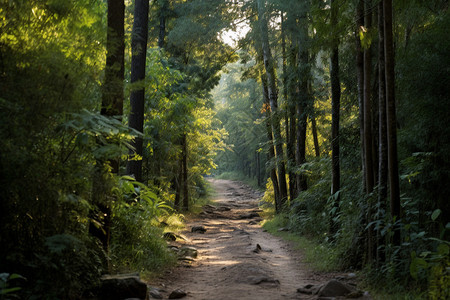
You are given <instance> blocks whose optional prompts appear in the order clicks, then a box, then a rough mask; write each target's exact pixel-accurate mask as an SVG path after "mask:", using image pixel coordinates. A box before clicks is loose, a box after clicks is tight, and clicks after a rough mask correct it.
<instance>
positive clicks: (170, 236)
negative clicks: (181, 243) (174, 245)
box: [163, 232, 177, 241]
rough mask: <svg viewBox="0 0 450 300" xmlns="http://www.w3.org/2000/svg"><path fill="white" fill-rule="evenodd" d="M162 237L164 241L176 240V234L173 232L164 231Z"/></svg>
mask: <svg viewBox="0 0 450 300" xmlns="http://www.w3.org/2000/svg"><path fill="white" fill-rule="evenodd" d="M163 237H164V239H165V240H166V241H176V240H177V236H176V235H175V233H173V232H165V233H164V235H163Z"/></svg>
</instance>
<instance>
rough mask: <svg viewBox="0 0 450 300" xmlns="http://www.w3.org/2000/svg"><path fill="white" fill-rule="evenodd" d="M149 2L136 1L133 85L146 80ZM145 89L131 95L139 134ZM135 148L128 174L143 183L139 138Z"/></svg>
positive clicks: (133, 119) (132, 117)
mask: <svg viewBox="0 0 450 300" xmlns="http://www.w3.org/2000/svg"><path fill="white" fill-rule="evenodd" d="M148 10H149V1H148V0H136V1H135V5H134V22H133V31H132V37H131V51H132V56H131V84H140V83H143V81H144V79H145V59H146V54H147V39H148ZM144 100H145V89H144V87H143V85H141V86H139V87H138V88H136V87H133V88H132V90H131V95H130V104H131V112H130V116H129V118H128V124H129V127H130V128H134V129H136V130H137V131H139V132H142V133H143V131H144V102H145V101H144ZM133 146H134V148H135V152H132V151H131V152H130V159H129V160H128V163H127V174H129V175H134V177H135V178H136V180H137V181H139V182H142V160H141V159H137V156H140V157H142V154H143V149H142V146H143V140H142V138H141V137H137V138H136V139H135V140H134V142H133Z"/></svg>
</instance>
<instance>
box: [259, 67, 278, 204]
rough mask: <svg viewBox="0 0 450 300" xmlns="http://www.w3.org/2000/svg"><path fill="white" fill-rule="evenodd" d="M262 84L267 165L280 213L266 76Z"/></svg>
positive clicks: (262, 78)
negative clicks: (267, 149)
mask: <svg viewBox="0 0 450 300" xmlns="http://www.w3.org/2000/svg"><path fill="white" fill-rule="evenodd" d="M261 83H262V87H263V97H264V101H263V102H264V111H265V113H266V128H267V140H268V145H269V151H267V163H268V164H269V166H270V170H269V173H270V179H271V181H272V185H273V192H274V197H275V199H274V200H275V210H276V212H277V213H278V212H279V211H278V209H279V207H278V206H277V203H279V202H280V188H279V186H278V176H277V172H276V169H275V164H272V162H273V160H274V159H275V148H274V145H273V135H272V125H271V124H272V122H271V120H270V118H271V117H272V116H271V114H270V103H269V92H268V89H267V79H266V76H265V75H263V76H261Z"/></svg>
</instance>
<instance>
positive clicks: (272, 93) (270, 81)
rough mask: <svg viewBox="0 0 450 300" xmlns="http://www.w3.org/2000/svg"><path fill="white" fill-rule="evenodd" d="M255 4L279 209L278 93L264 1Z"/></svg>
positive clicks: (282, 178) (282, 176) (282, 182)
mask: <svg viewBox="0 0 450 300" xmlns="http://www.w3.org/2000/svg"><path fill="white" fill-rule="evenodd" d="M257 4H258V16H259V25H260V30H261V42H262V50H263V60H264V67H265V70H266V76H267V90H268V95H269V102H270V108H271V111H272V114H271V115H272V132H273V138H274V144H275V149H276V154H275V155H276V156H275V157H276V162H277V167H278V184H279V188H280V200H281V201H280V203H278V206H279V209H281V208H282V207H283V205H284V203H285V202H286V200H287V185H286V166H285V163H284V151H283V140H282V137H281V129H280V113H279V111H278V91H277V83H276V75H275V65H274V60H273V58H272V54H271V52H270V46H269V35H268V28H267V19H266V12H265V1H264V0H258V2H257Z"/></svg>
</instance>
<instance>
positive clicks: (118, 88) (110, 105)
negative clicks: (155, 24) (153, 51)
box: [101, 0, 125, 117]
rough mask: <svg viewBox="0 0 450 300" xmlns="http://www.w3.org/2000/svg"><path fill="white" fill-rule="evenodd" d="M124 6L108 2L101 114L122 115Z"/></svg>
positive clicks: (121, 0)
mask: <svg viewBox="0 0 450 300" xmlns="http://www.w3.org/2000/svg"><path fill="white" fill-rule="evenodd" d="M124 13H125V4H124V1H123V0H108V16H107V23H108V25H107V26H108V31H107V35H106V67H105V81H104V84H103V89H102V108H101V114H102V115H104V116H120V117H122V114H123V97H124V96H123V85H124V83H123V82H124V72H125V71H124V70H125V67H124V51H125V39H124V37H125V34H124V32H125V29H124V22H125V21H124Z"/></svg>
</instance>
